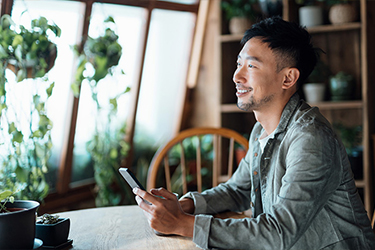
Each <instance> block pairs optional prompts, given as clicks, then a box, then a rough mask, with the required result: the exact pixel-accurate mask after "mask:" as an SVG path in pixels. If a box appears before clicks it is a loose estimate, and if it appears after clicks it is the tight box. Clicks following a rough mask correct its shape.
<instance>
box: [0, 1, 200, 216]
mask: <svg viewBox="0 0 375 250" xmlns="http://www.w3.org/2000/svg"><path fill="white" fill-rule="evenodd" d="M70 1H76V2H81V3H84V4H85V8H84V13H82V14H83V15H84V18H83V19H82V23H80V24H78V25H80V27H81V30H82V33H81V37H80V41H81V42H80V49H82V47H83V46H82V45H83V44H84V43H85V38H86V37H87V36H88V31H89V26H90V18H89V17H90V16H91V12H92V7H93V5H94V3H105V4H118V5H126V6H132V7H142V8H145V9H147V11H148V14H147V20H146V22H145V23H146V25H145V28H144V30H143V31H142V33H143V44H142V49H141V51H142V52H141V53H142V55H141V60H140V61H139V69H140V70H139V72H138V75H137V81H136V83H135V84H134V86H132V91H131V101H130V112H129V115H128V118H127V131H126V138H124V139H125V140H126V141H127V142H128V143H129V144H130V146H131V148H132V145H133V137H134V131H135V120H136V119H135V117H136V113H137V108H138V101H139V94H140V87H141V81H142V74H143V68H144V62H145V56H146V46H147V41H148V34H149V30H150V24H151V16H152V12H153V10H155V9H162V10H173V11H183V12H190V13H193V14H195V15H197V16H198V9H199V4H200V1H199V0H195V3H192V4H183V3H175V2H168V1H161V0H70ZM13 4H14V0H2V1H1V16H2V15H4V14H9V15H11V13H12V7H13ZM196 26H197V22H196V24H195V27H196ZM192 47H193V43H192V44H191V47H190V50H192ZM73 76H74V74H73ZM70 105H71V108H70V109H69V110H68V112H69V113H68V114H67V117H69V118H70V119H69V120H68V121H67V123H69V124H68V126H67V131H65V132H64V134H65V136H64V144H63V147H62V153H61V161H60V164H59V167H58V178H57V180H58V181H57V183H56V190H55V191H54V192H51V193H49V195H48V196H47V197H46V198H45V203H44V204H42V206H41V207H40V209H39V212H40V213H43V212H53V211H59V210H61V209H73V208H79V207H80V206H81V205H80V203H82V201H90V200H93V198H94V197H93V191H92V190H93V188H94V187H95V181H94V180H93V179H89V180H84V181H81V182H79V183H73V184H72V183H71V175H72V167H73V148H74V137H75V131H76V125H77V115H78V106H79V95H78V96H77V97H74V96H73V94H71V101H70ZM131 155H132V154H131V153H130V154H129V157H130V159H128V160H127V162H131Z"/></svg>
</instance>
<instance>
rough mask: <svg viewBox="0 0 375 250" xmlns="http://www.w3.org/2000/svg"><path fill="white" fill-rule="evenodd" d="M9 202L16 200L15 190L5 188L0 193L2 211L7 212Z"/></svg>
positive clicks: (0, 210) (0, 209)
mask: <svg viewBox="0 0 375 250" xmlns="http://www.w3.org/2000/svg"><path fill="white" fill-rule="evenodd" d="M7 202H11V203H13V202H14V197H13V192H12V191H10V190H5V191H2V192H1V193H0V212H7V208H6V204H7Z"/></svg>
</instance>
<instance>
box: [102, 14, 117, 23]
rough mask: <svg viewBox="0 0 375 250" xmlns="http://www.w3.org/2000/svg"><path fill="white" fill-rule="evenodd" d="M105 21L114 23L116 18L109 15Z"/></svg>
mask: <svg viewBox="0 0 375 250" xmlns="http://www.w3.org/2000/svg"><path fill="white" fill-rule="evenodd" d="M104 22H106V23H108V22H112V23H114V22H115V19H113V17H112V16H109V17H107V19H105V20H104Z"/></svg>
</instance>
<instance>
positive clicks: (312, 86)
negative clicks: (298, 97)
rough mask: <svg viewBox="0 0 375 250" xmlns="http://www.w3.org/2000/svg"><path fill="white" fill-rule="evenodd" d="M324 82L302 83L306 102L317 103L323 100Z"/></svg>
mask: <svg viewBox="0 0 375 250" xmlns="http://www.w3.org/2000/svg"><path fill="white" fill-rule="evenodd" d="M325 88H326V86H325V84H324V83H305V84H304V85H303V93H304V94H305V98H306V101H307V102H310V103H317V102H322V101H323V100H324V94H325Z"/></svg>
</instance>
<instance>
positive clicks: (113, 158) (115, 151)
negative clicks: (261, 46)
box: [72, 17, 130, 206]
mask: <svg viewBox="0 0 375 250" xmlns="http://www.w3.org/2000/svg"><path fill="white" fill-rule="evenodd" d="M103 26H104V32H103V34H102V35H101V36H99V37H97V38H92V37H87V39H86V42H85V44H84V45H83V48H82V49H79V47H78V46H75V47H74V49H75V51H76V53H77V54H78V56H79V63H78V67H77V73H76V79H75V81H74V83H73V84H72V89H73V92H74V93H75V95H76V96H78V95H79V93H80V86H81V84H83V83H85V84H88V85H89V87H90V89H91V92H92V93H91V97H92V100H93V101H94V102H95V104H96V110H94V112H96V115H95V116H96V121H95V124H94V126H95V132H94V135H93V137H92V139H91V140H90V141H89V142H87V145H86V149H87V151H88V152H89V153H90V156H91V160H92V163H93V166H94V177H95V180H96V185H97V186H96V190H97V196H96V205H97V206H109V205H118V204H119V203H120V201H121V198H122V197H121V196H122V194H121V191H122V193H126V192H127V191H126V190H127V186H126V183H125V182H124V181H123V179H122V177H121V176H120V175H119V174H118V169H119V168H120V164H121V161H122V160H123V159H124V158H125V157H126V155H127V153H128V151H129V145H128V144H127V143H126V142H125V131H126V129H125V126H124V125H122V126H117V125H115V124H114V123H115V122H116V115H117V100H118V99H119V98H120V97H121V96H122V95H124V94H125V93H127V92H129V90H130V88H129V87H126V86H124V88H123V91H121V92H119V93H117V94H116V95H115V96H113V97H112V98H110V99H109V100H108V102H103V101H100V100H99V99H98V94H99V93H98V86H99V85H100V84H102V83H103V84H105V81H102V80H103V79H104V78H106V77H107V76H108V77H110V76H111V75H113V74H114V72H116V68H117V66H118V63H119V60H120V57H121V55H122V47H121V45H120V44H119V43H118V38H119V37H118V35H117V34H116V32H115V30H114V29H115V28H116V26H115V21H114V19H113V18H112V17H108V18H107V19H106V20H105V21H104V23H103ZM90 72H91V73H90ZM123 73H124V72H123V71H122V70H121V72H120V74H123ZM103 116H104V117H106V119H103ZM113 183H116V184H117V185H118V186H119V187H120V188H121V191H119V190H118V188H116V187H114V186H113Z"/></svg>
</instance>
